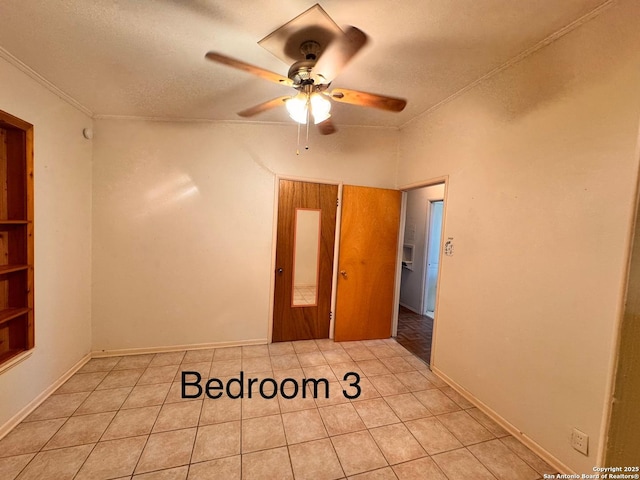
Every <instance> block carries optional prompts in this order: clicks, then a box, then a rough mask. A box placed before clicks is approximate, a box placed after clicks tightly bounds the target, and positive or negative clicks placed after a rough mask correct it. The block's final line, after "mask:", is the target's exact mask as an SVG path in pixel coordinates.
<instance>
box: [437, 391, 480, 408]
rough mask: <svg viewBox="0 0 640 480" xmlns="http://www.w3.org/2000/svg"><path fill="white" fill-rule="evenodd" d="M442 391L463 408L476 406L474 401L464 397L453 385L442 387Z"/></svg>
mask: <svg viewBox="0 0 640 480" xmlns="http://www.w3.org/2000/svg"><path fill="white" fill-rule="evenodd" d="M440 391H441V392H442V393H444V394H445V395H446V396H447V397H449V398H450V399H451V400H453V401H454V402H456V403H457V404H458V405H459V406H460V408H462V409H465V408H473V407H475V405H474V404H473V403H471V402H470V401H469V400H467V399H466V398H464V397H463V396H462V395H460V394H459V393H458V392H456V391H455V390H454V389H453V388H451V387H442V388H441V389H440Z"/></svg>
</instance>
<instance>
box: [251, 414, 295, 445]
mask: <svg viewBox="0 0 640 480" xmlns="http://www.w3.org/2000/svg"><path fill="white" fill-rule="evenodd" d="M286 444H287V441H286V438H285V435H284V426H283V425H282V418H281V417H280V415H271V416H268V417H258V418H250V419H247V420H242V453H248V452H255V451H257V450H265V449H268V448H275V447H281V446H284V445H286Z"/></svg>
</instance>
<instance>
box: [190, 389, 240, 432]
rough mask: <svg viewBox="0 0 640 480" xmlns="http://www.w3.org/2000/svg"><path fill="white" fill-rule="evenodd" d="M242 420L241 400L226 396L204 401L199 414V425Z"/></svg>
mask: <svg viewBox="0 0 640 480" xmlns="http://www.w3.org/2000/svg"><path fill="white" fill-rule="evenodd" d="M241 418H242V400H240V399H233V398H229V397H227V396H224V397H220V398H216V399H210V398H207V399H205V400H204V403H203V405H202V411H201V412H200V425H211V424H214V423H224V422H231V421H234V420H240V419H241Z"/></svg>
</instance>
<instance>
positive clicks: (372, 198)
mask: <svg viewBox="0 0 640 480" xmlns="http://www.w3.org/2000/svg"><path fill="white" fill-rule="evenodd" d="M401 204H402V192H400V191H398V190H386V189H380V188H368V187H354V186H351V185H345V186H344V187H343V190H342V221H341V226H340V258H339V262H338V263H339V272H340V274H339V275H338V290H337V303H336V322H335V330H334V338H335V340H336V341H346V340H367V339H376V338H388V337H390V336H391V325H392V319H393V312H394V304H393V303H394V292H395V278H396V264H397V257H398V255H397V249H398V231H399V228H400V209H401Z"/></svg>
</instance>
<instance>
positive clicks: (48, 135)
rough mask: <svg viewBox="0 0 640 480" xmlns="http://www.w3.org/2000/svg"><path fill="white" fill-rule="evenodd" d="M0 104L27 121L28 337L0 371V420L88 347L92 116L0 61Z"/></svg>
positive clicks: (35, 394)
mask: <svg viewBox="0 0 640 480" xmlns="http://www.w3.org/2000/svg"><path fill="white" fill-rule="evenodd" d="M0 85H2V88H0V109H2V110H4V111H5V112H8V113H10V114H12V115H15V116H17V117H19V118H21V119H23V120H25V121H27V122H29V123H32V124H33V125H34V152H35V155H34V178H35V335H36V337H35V343H36V348H35V350H34V351H33V354H32V355H31V356H30V357H29V358H28V359H26V360H25V361H23V362H21V363H19V364H18V365H16V366H14V367H13V368H11V369H10V370H7V371H5V372H2V373H0V426H1V425H3V424H5V423H6V422H7V421H8V420H9V419H11V418H12V417H13V416H14V415H16V414H17V413H18V412H19V411H20V410H22V409H23V408H24V407H25V406H26V405H27V404H29V402H31V401H32V400H34V399H35V398H36V397H37V396H38V395H39V394H40V393H41V392H43V391H44V390H46V389H47V388H48V387H49V386H51V385H52V384H53V383H54V382H55V381H56V380H58V378H59V377H61V376H62V375H63V374H64V373H65V372H67V371H68V370H69V369H70V368H71V367H72V366H73V365H75V364H76V363H77V362H78V361H79V360H80V359H82V357H83V356H84V355H85V354H87V353H89V352H90V350H91V293H90V289H91V141H89V140H85V139H84V138H83V136H82V129H83V128H84V127H90V126H91V119H90V118H88V117H87V116H86V115H84V114H83V113H80V112H79V111H78V110H76V109H75V108H73V107H71V106H70V105H69V104H68V103H66V102H65V101H63V100H61V99H60V98H58V97H57V96H56V95H54V94H53V93H51V92H50V91H49V90H47V89H45V88H44V87H42V86H41V85H40V84H38V83H36V82H35V81H33V80H32V79H31V78H30V77H29V76H27V75H25V74H24V73H22V72H21V71H20V70H18V69H17V68H15V67H14V66H13V65H11V64H9V63H8V62H7V61H6V60H4V59H0Z"/></svg>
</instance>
